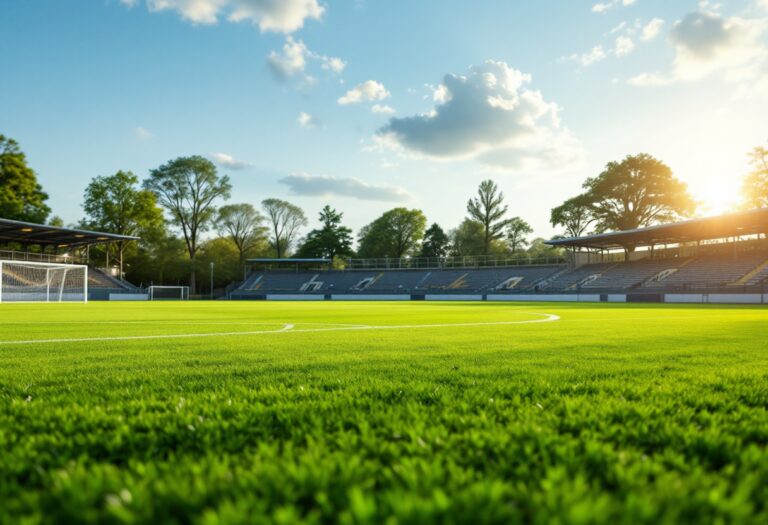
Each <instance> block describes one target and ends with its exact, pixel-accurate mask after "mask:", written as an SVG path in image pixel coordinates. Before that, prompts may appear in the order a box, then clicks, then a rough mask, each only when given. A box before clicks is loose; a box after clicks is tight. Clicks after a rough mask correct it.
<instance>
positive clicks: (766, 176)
mask: <svg viewBox="0 0 768 525" xmlns="http://www.w3.org/2000/svg"><path fill="white" fill-rule="evenodd" d="M749 156H750V161H751V165H752V171H751V172H750V174H749V175H747V178H746V179H744V185H743V186H742V188H741V192H742V195H743V196H744V207H745V208H748V209H751V208H765V207H768V148H764V147H761V146H759V147H757V148H755V149H753V150H752V152H751V153H750V155H749Z"/></svg>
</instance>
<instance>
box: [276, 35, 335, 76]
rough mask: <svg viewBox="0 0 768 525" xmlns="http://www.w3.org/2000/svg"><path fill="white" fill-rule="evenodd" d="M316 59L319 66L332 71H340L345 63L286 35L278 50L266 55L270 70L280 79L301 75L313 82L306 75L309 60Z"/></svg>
mask: <svg viewBox="0 0 768 525" xmlns="http://www.w3.org/2000/svg"><path fill="white" fill-rule="evenodd" d="M311 60H312V61H318V62H320V63H321V68H322V69H324V70H326V71H331V72H332V73H337V74H338V73H341V72H342V71H344V68H345V67H346V66H347V63H346V62H344V61H343V60H342V59H340V58H338V57H329V56H326V55H321V54H318V53H315V52H314V51H311V50H310V49H309V48H308V47H307V46H306V44H305V43H304V42H303V41H302V40H294V39H293V37H291V36H288V37H287V38H286V39H285V44H283V49H282V50H281V51H280V52H277V51H272V52H271V53H270V54H269V56H268V57H267V65H268V66H269V69H270V71H272V73H273V74H274V75H275V78H277V79H278V80H280V81H285V80H287V79H289V78H291V77H295V76H298V75H302V76H303V77H304V80H305V81H307V82H309V83H313V81H314V79H313V78H312V77H311V76H309V75H306V69H307V65H308V63H309V61H311Z"/></svg>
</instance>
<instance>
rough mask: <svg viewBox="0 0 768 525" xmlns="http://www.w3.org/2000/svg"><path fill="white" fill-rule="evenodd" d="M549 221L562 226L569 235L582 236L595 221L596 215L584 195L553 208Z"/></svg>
mask: <svg viewBox="0 0 768 525" xmlns="http://www.w3.org/2000/svg"><path fill="white" fill-rule="evenodd" d="M549 222H550V223H551V224H552V226H554V227H557V226H562V227H563V228H564V229H565V234H566V235H567V236H568V237H581V236H582V235H584V234H586V233H587V229H588V228H589V226H590V225H591V224H593V223H594V222H595V216H594V215H593V214H592V209H591V208H590V206H589V202H588V201H587V199H586V198H585V197H584V196H583V195H579V196H578V197H573V198H571V199H568V200H567V201H565V202H564V203H563V204H561V205H560V206H557V207H556V208H552V212H551V213H550V218H549Z"/></svg>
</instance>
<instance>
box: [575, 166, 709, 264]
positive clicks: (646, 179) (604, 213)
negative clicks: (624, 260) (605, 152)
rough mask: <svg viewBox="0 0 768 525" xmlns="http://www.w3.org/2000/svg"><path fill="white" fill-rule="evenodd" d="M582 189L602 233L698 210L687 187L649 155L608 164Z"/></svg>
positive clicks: (659, 221) (657, 222)
mask: <svg viewBox="0 0 768 525" xmlns="http://www.w3.org/2000/svg"><path fill="white" fill-rule="evenodd" d="M583 187H584V189H585V190H586V192H585V194H584V195H583V198H584V199H585V202H587V203H589V204H588V205H589V208H590V210H591V211H592V214H593V215H594V217H595V221H596V224H597V227H598V230H599V231H608V230H632V229H635V228H642V227H646V226H650V225H652V224H659V223H665V222H672V221H675V220H679V219H680V218H683V217H689V216H690V215H692V214H693V212H694V211H695V210H696V202H695V201H694V200H693V198H692V197H691V196H690V194H689V193H688V187H687V185H686V184H685V183H683V182H681V181H680V180H678V179H677V178H675V177H674V175H672V170H671V169H670V168H669V167H668V166H667V165H666V164H664V163H663V162H661V161H659V160H656V159H655V158H653V157H652V156H650V155H648V154H646V153H641V154H639V155H635V156H631V155H630V156H627V157H626V158H625V159H624V160H622V161H621V162H609V163H608V164H607V165H606V167H605V170H604V171H603V172H602V173H601V174H600V175H598V176H597V177H594V178H589V179H587V180H586V182H584V185H583ZM628 249H631V247H628Z"/></svg>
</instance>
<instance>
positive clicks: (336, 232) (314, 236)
mask: <svg viewBox="0 0 768 525" xmlns="http://www.w3.org/2000/svg"><path fill="white" fill-rule="evenodd" d="M343 217H344V214H343V213H339V212H337V211H336V210H334V209H333V208H331V207H330V206H328V205H326V206H325V207H324V208H323V209H322V211H320V223H321V224H322V228H320V229H319V230H312V231H311V232H309V233H308V234H307V238H306V239H305V240H304V243H303V244H302V245H301V247H300V248H299V250H298V252H297V255H298V256H299V257H321V258H323V259H334V258H336V257H349V256H351V255H352V230H351V229H349V228H347V227H346V226H342V225H341V219H342V218H343Z"/></svg>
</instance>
